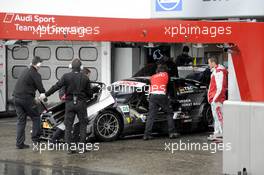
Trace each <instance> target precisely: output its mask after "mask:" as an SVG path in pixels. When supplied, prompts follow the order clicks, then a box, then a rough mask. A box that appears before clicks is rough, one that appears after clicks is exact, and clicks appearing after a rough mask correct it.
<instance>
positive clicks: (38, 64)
mask: <svg viewBox="0 0 264 175" xmlns="http://www.w3.org/2000/svg"><path fill="white" fill-rule="evenodd" d="M32 65H33V64H32V63H30V64H29V66H32ZM36 66H37V67H40V66H41V62H39V63H37V64H36Z"/></svg>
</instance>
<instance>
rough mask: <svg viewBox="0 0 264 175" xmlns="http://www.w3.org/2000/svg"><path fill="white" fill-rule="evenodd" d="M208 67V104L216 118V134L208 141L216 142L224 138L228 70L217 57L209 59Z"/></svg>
mask: <svg viewBox="0 0 264 175" xmlns="http://www.w3.org/2000/svg"><path fill="white" fill-rule="evenodd" d="M208 65H209V67H210V69H211V72H212V74H211V81H210V85H209V89H208V102H209V103H210V104H211V109H212V114H213V118H214V134H212V135H210V136H209V137H208V140H215V139H218V138H222V137H223V112H222V108H223V102H224V101H225V100H226V90H227V74H228V72H227V70H226V68H225V67H224V66H222V65H220V64H218V61H217V58H216V57H210V58H209V59H208Z"/></svg>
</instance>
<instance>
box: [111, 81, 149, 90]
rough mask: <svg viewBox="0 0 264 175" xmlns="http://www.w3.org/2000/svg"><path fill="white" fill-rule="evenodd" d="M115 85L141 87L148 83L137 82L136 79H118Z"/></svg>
mask: <svg viewBox="0 0 264 175" xmlns="http://www.w3.org/2000/svg"><path fill="white" fill-rule="evenodd" d="M113 85H114V86H119V85H123V86H133V87H138V88H141V87H143V86H145V85H146V83H142V82H136V81H117V82H114V83H113Z"/></svg>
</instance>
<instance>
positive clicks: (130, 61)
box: [112, 48, 141, 81]
mask: <svg viewBox="0 0 264 175" xmlns="http://www.w3.org/2000/svg"><path fill="white" fill-rule="evenodd" d="M140 60H141V57H140V49H139V48H115V49H114V53H113V58H112V61H113V63H112V65H113V70H112V73H113V81H117V80H122V79H125V78H130V77H132V76H133V74H135V73H136V72H137V71H138V70H139V69H140V66H141V61H140Z"/></svg>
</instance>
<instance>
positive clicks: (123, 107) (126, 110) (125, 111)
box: [119, 105, 129, 113]
mask: <svg viewBox="0 0 264 175" xmlns="http://www.w3.org/2000/svg"><path fill="white" fill-rule="evenodd" d="M119 107H120V109H121V111H122V112H123V113H129V106H128V105H123V106H119Z"/></svg>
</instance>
